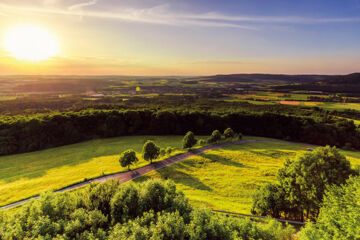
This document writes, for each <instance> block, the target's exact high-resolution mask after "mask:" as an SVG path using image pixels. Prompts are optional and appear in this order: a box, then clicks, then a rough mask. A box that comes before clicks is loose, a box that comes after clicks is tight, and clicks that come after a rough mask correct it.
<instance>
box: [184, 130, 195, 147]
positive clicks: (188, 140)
mask: <svg viewBox="0 0 360 240" xmlns="http://www.w3.org/2000/svg"><path fill="white" fill-rule="evenodd" d="M182 143H183V148H184V149H186V148H192V147H193V146H194V145H195V144H196V143H197V140H196V139H195V135H194V133H193V132H191V131H189V132H187V133H186V135H185V136H184V138H183V140H182Z"/></svg>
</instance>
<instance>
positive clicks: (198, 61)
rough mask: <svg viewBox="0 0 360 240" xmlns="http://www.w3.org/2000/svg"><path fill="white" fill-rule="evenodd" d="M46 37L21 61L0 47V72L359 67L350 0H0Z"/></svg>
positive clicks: (359, 26) (6, 14)
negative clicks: (37, 51)
mask: <svg viewBox="0 0 360 240" xmlns="http://www.w3.org/2000/svg"><path fill="white" fill-rule="evenodd" d="M18 24H33V25H36V26H41V27H43V28H45V29H47V30H48V31H49V32H51V33H52V34H53V35H55V36H56V38H57V39H58V42H59V44H60V52H59V55H58V56H57V57H55V58H53V59H51V60H47V61H43V62H37V63H31V62H26V61H19V60H16V59H13V58H12V57H11V56H9V53H8V52H6V51H5V50H4V49H3V48H2V46H0V47H1V48H0V74H121V75H207V74H217V73H225V74H226V73H254V72H258V73H265V72H266V73H325V74H337V73H349V72H355V71H360V0H326V1H325V0H301V1H294V0H287V1H285V0H222V1H219V0H177V1H175V0H0V43H1V42H2V40H1V38H3V36H4V34H5V33H6V31H9V29H11V28H12V27H13V26H16V25H18Z"/></svg>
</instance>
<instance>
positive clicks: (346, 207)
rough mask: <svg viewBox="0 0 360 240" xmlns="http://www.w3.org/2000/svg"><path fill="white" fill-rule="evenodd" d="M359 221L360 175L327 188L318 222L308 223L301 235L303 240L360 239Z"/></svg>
mask: <svg viewBox="0 0 360 240" xmlns="http://www.w3.org/2000/svg"><path fill="white" fill-rule="evenodd" d="M359 223H360V177H359V176H357V177H351V178H350V179H349V180H348V181H347V183H346V184H343V185H341V186H334V185H333V186H330V187H329V188H328V189H327V190H326V192H325V195H324V202H323V204H322V207H321V209H320V214H319V217H318V218H317V220H316V223H307V224H306V226H305V228H304V229H302V230H301V232H300V233H299V236H300V239H302V240H313V239H319V240H321V239H323V240H325V239H326V240H337V239H359V237H360V235H359V234H360V224H359Z"/></svg>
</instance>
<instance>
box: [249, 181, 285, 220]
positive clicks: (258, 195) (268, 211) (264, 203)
mask: <svg viewBox="0 0 360 240" xmlns="http://www.w3.org/2000/svg"><path fill="white" fill-rule="evenodd" d="M252 198H253V206H252V209H251V213H252V214H256V215H260V216H267V215H270V216H272V217H274V218H279V217H280V216H281V213H283V212H285V211H286V208H287V205H288V203H287V201H286V200H285V192H284V191H283V189H282V188H281V186H280V185H278V184H273V183H268V184H266V185H265V186H263V187H262V188H260V189H258V190H256V191H255V193H254V195H253V196H252Z"/></svg>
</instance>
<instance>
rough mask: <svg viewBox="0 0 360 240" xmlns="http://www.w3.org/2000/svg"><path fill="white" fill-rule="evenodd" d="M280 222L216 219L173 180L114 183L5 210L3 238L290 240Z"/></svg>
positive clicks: (289, 233)
mask: <svg viewBox="0 0 360 240" xmlns="http://www.w3.org/2000/svg"><path fill="white" fill-rule="evenodd" d="M293 233H294V230H293V228H292V227H287V228H285V229H283V227H282V225H281V224H280V223H278V222H275V221H270V222H269V223H268V224H261V225H260V224H259V225H257V224H255V223H253V222H251V221H250V220H247V219H234V218H227V217H224V216H219V215H214V214H212V213H211V212H210V211H209V210H199V209H194V208H192V207H190V205H189V204H188V200H187V199H186V198H185V197H184V195H183V194H182V193H181V192H178V191H176V186H175V184H174V183H173V182H161V181H159V180H150V181H147V182H145V183H143V184H142V185H134V184H124V185H119V183H118V182H116V181H109V182H106V183H103V184H99V185H91V186H90V187H87V188H86V189H83V190H81V191H76V192H72V193H61V194H60V193H59V194H54V193H46V194H43V195H42V196H41V198H40V199H39V200H33V201H32V202H30V203H29V204H26V205H25V206H22V207H21V208H20V209H18V210H16V211H7V212H1V214H0V239H4V240H7V239H14V240H16V239H19V240H20V239H84V240H85V239H100V240H101V239H114V240H115V239H139V240H143V239H194V240H195V239H196V240H198V239H225V240H226V239H274V240H276V239H291V238H292V235H293Z"/></svg>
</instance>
